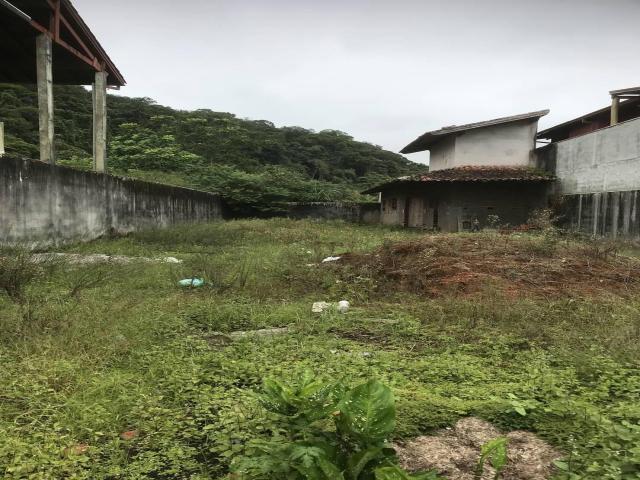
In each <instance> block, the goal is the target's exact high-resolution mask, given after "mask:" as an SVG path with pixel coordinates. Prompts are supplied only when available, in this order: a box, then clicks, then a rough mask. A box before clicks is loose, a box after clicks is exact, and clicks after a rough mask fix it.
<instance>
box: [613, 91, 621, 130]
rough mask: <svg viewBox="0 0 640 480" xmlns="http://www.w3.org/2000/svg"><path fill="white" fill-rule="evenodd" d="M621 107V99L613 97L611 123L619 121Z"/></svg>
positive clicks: (614, 123)
mask: <svg viewBox="0 0 640 480" xmlns="http://www.w3.org/2000/svg"><path fill="white" fill-rule="evenodd" d="M619 109H620V99H619V98H618V97H611V125H616V124H617V123H618V110H619Z"/></svg>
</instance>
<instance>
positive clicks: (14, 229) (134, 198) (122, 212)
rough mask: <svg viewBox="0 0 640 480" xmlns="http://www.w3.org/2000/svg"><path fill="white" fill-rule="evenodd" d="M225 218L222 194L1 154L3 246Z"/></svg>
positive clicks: (0, 228) (0, 240)
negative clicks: (2, 155)
mask: <svg viewBox="0 0 640 480" xmlns="http://www.w3.org/2000/svg"><path fill="white" fill-rule="evenodd" d="M222 217H223V202H222V200H221V198H220V196H219V195H216V194H212V193H206V192H199V191H195V190H190V189H187V188H179V187H172V186H168V185H161V184H155V183H151V182H143V181H140V180H134V179H127V178H120V177H115V176H111V175H106V174H101V173H95V172H86V171H80V170H75V169H72V168H66V167H60V166H51V165H49V164H45V163H42V162H38V161H33V160H24V159H16V158H9V157H2V158H0V244H5V245H6V244H16V243H23V242H28V243H31V244H41V245H50V244H60V243H64V242H68V241H75V240H91V239H95V238H98V237H100V236H102V235H105V234H107V233H128V232H133V231H136V230H140V229H144V228H157V227H168V226H172V225H178V224H182V223H193V222H208V221H213V220H220V219H222Z"/></svg>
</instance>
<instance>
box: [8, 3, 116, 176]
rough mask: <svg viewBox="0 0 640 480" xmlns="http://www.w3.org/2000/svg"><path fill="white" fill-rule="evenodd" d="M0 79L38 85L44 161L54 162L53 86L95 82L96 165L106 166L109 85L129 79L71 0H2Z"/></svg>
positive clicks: (103, 169)
mask: <svg viewBox="0 0 640 480" xmlns="http://www.w3.org/2000/svg"><path fill="white" fill-rule="evenodd" d="M0 82H3V83H25V84H36V85H37V87H38V110H39V134H40V160H41V161H43V162H46V163H51V164H54V163H55V158H56V155H55V141H54V140H55V135H54V121H53V111H54V110H53V105H54V98H53V85H54V84H61V85H92V86H93V158H94V167H95V170H96V171H105V169H106V159H107V87H114V88H119V87H121V86H123V85H124V84H125V80H124V78H123V76H122V74H121V73H120V72H119V71H118V69H117V68H116V66H115V64H114V63H113V62H112V61H111V59H110V58H109V56H108V55H107V53H106V52H105V50H104V49H103V48H102V46H101V45H100V43H99V42H98V40H97V39H96V37H95V36H94V35H93V33H92V32H91V30H90V29H89V27H88V26H87V24H86V23H85V22H84V20H82V18H81V17H80V14H79V13H78V11H77V10H76V9H75V8H74V6H73V5H72V4H71V2H70V1H69V0H0ZM0 133H2V132H0ZM0 143H1V141H0Z"/></svg>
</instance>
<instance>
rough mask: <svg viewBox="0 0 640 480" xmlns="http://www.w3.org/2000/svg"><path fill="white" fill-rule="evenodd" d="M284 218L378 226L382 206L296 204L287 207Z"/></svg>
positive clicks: (354, 203)
mask: <svg viewBox="0 0 640 480" xmlns="http://www.w3.org/2000/svg"><path fill="white" fill-rule="evenodd" d="M284 216H286V217H288V218H296V219H301V218H315V219H322V220H345V221H347V222H353V223H367V224H377V223H379V222H380V204H379V203H375V202H370V203H357V202H299V203H295V202H294V203H288V204H287V205H286V212H285V213H284Z"/></svg>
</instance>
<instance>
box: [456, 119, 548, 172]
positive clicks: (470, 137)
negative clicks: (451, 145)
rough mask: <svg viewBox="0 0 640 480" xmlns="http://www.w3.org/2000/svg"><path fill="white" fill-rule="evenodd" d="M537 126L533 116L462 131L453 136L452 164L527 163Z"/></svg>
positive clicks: (498, 164)
mask: <svg viewBox="0 0 640 480" xmlns="http://www.w3.org/2000/svg"><path fill="white" fill-rule="evenodd" d="M537 126H538V120H537V119H535V120H529V121H524V122H515V123H505V124H501V125H493V126H489V127H484V128H477V129H473V130H468V131H466V132H463V133H462V134H461V135H459V136H458V137H456V144H455V156H454V160H453V165H452V166H454V167H461V166H469V165H473V166H480V165H494V166H521V167H526V166H531V165H532V151H533V149H534V146H535V136H536V132H537ZM449 168H450V167H449Z"/></svg>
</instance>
